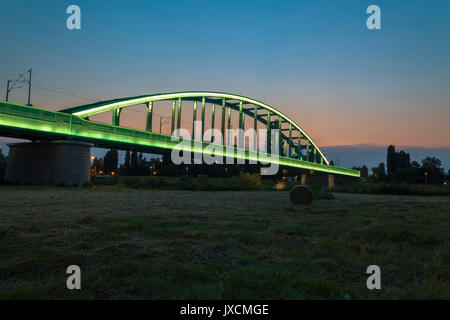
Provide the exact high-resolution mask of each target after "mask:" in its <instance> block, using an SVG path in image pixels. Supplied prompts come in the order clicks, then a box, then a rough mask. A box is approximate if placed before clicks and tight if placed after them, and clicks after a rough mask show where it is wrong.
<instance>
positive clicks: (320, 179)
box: [300, 174, 334, 188]
mask: <svg viewBox="0 0 450 320" xmlns="http://www.w3.org/2000/svg"><path fill="white" fill-rule="evenodd" d="M300 183H301V184H306V185H308V186H311V185H318V186H321V187H325V186H326V187H328V188H333V187H334V175H332V174H328V175H323V174H322V175H321V174H302V175H301V180H300Z"/></svg>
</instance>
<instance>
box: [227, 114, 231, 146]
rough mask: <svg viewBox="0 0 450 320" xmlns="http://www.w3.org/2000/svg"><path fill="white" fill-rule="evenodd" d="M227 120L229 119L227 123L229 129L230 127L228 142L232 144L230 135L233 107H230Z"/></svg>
mask: <svg viewBox="0 0 450 320" xmlns="http://www.w3.org/2000/svg"><path fill="white" fill-rule="evenodd" d="M227 121H228V123H227V129H228V132H227V142H228V143H227V144H228V145H230V144H231V143H232V141H231V137H230V130H231V107H228V114H227Z"/></svg>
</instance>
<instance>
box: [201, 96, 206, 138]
mask: <svg viewBox="0 0 450 320" xmlns="http://www.w3.org/2000/svg"><path fill="white" fill-rule="evenodd" d="M205 103H206V100H205V97H203V98H202V132H201V133H202V136H201V140H202V141H203V136H204V134H205Z"/></svg>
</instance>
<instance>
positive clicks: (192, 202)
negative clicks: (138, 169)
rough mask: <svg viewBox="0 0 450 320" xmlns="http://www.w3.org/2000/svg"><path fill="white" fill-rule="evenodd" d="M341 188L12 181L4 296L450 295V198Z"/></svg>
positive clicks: (6, 191)
mask: <svg viewBox="0 0 450 320" xmlns="http://www.w3.org/2000/svg"><path fill="white" fill-rule="evenodd" d="M335 197H336V199H334V200H318V201H315V202H313V204H312V205H311V206H309V207H305V206H292V205H291V204H290V203H289V202H288V199H289V198H288V192H285V191H281V192H273V191H267V192H265V191H248V192H244V191H231V192H230V191H221V192H218V191H215V192H200V191H196V192H191V191H176V190H142V189H130V188H52V187H18V186H2V187H0V298H1V299H12V298H16V299H24V298H25V299H54V298H58V299H80V298H86V299H116V298H125V299H184V298H187V299H191V298H192V299H422V298H425V299H428V298H445V299H449V298H450V197H418V196H387V195H358V194H340V193H336V194H335ZM72 264H76V265H79V266H80V267H81V272H82V283H81V285H82V289H81V290H72V291H69V290H68V289H66V279H67V276H68V275H67V274H66V273H65V271H66V268H67V266H69V265H72ZM372 264H376V265H378V266H380V268H381V272H382V275H381V282H382V289H381V290H378V291H377V290H374V291H370V290H368V289H367V287H366V279H367V276H368V275H367V274H366V268H367V267H368V266H369V265H372Z"/></svg>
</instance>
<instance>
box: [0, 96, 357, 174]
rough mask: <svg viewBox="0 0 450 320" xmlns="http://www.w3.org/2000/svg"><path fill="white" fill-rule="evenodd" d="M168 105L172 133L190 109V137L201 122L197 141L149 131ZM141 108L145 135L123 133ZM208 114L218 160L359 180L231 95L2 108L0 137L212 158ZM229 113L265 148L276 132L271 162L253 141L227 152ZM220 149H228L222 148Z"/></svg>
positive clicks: (267, 112)
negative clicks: (124, 118) (104, 117)
mask: <svg viewBox="0 0 450 320" xmlns="http://www.w3.org/2000/svg"><path fill="white" fill-rule="evenodd" d="M167 100H168V101H171V102H172V110H171V111H172V115H171V132H174V130H176V129H180V128H181V127H180V125H181V122H182V121H181V116H182V113H181V109H182V107H183V108H186V104H188V107H190V108H191V110H192V116H191V117H189V118H190V120H191V121H192V123H193V125H192V132H194V131H195V130H198V129H197V128H195V126H194V121H196V120H197V121H200V125H201V129H200V139H199V140H200V141H195V140H193V139H192V140H186V139H184V141H183V142H184V143H183V144H180V143H179V142H180V141H181V140H182V138H179V137H174V136H171V135H164V134H161V133H156V132H153V131H152V116H153V113H154V109H155V107H156V102H158V101H167ZM139 104H145V105H146V107H147V108H146V110H147V111H146V130H137V129H131V128H125V127H121V126H120V114H121V111H122V110H123V109H124V108H127V107H130V106H134V105H139ZM207 108H210V114H211V117H212V119H211V127H213V126H214V124H215V117H216V113H218V114H217V116H219V117H220V119H221V121H220V128H216V129H219V130H220V132H221V133H222V135H221V141H220V142H217V140H215V141H214V144H215V145H217V148H214V154H215V155H216V156H225V157H233V158H242V159H246V160H253V161H261V160H264V161H265V162H274V163H278V164H280V165H283V166H288V167H296V168H302V169H309V170H315V171H319V172H326V173H333V174H340V175H347V176H354V177H359V171H356V170H351V169H347V168H342V167H337V166H334V165H330V163H329V161H328V160H327V158H326V157H325V155H324V154H323V152H322V151H321V150H320V148H319V147H318V146H317V145H316V144H315V143H314V141H313V140H312V139H311V138H310V137H309V136H308V135H307V134H306V132H305V131H304V130H303V129H302V128H301V127H300V126H299V125H297V124H296V123H295V122H294V121H292V120H291V119H290V118H289V117H287V116H286V115H284V114H283V113H282V112H280V111H278V110H277V109H275V108H273V107H271V106H269V105H267V104H265V103H262V102H260V101H257V100H255V99H251V98H247V97H243V96H239V95H234V94H229V93H219V92H207V91H195V92H175V93H161V94H152V95H143V96H137V97H130V98H121V99H115V100H108V101H102V102H96V103H93V104H88V105H82V106H78V107H74V108H70V109H65V110H61V111H59V112H56V111H50V110H44V109H39V108H33V107H29V106H24V105H18V104H13V103H8V102H0V135H3V136H10V137H16V138H25V139H31V140H49V139H50V140H61V139H69V140H76V141H85V142H90V143H93V144H94V145H95V146H98V147H105V148H118V149H135V150H140V151H143V152H150V153H158V152H159V153H161V151H170V150H172V149H180V150H183V151H191V152H198V153H210V151H208V150H211V148H208V146H211V142H209V141H204V139H203V133H204V132H205V109H207ZM108 111H111V112H112V123H111V124H105V123H100V122H96V121H91V120H89V117H90V116H93V115H96V114H100V113H103V112H108ZM232 112H235V113H237V114H238V126H239V129H244V130H245V129H249V128H245V116H247V117H251V119H253V128H254V129H255V130H256V129H257V128H261V126H262V127H263V128H264V129H266V131H265V134H266V137H265V141H267V145H269V144H270V141H271V132H272V131H274V130H276V129H278V130H279V131H278V132H279V134H278V136H277V139H279V143H278V145H279V148H280V149H279V156H278V157H271V155H270V154H267V153H265V152H262V151H261V150H260V149H258V148H256V145H257V142H256V141H257V137H256V136H255V137H254V139H255V141H254V145H253V148H250V149H252V150H249V149H245V147H243V146H244V144H243V141H241V140H242V139H243V138H242V137H239V140H240V141H239V147H240V148H239V147H237V146H231V147H230V146H229V145H230V144H231V141H230V139H228V137H227V129H230V128H231V113H232ZM198 118H200V119H198ZM196 136H197V135H196ZM227 139H228V140H227ZM259 139H261V137H260V138H259ZM260 141H261V140H260ZM272 141H273V140H272ZM180 145H183V147H180ZM223 145H228V147H227V148H223V147H221V146H223Z"/></svg>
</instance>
